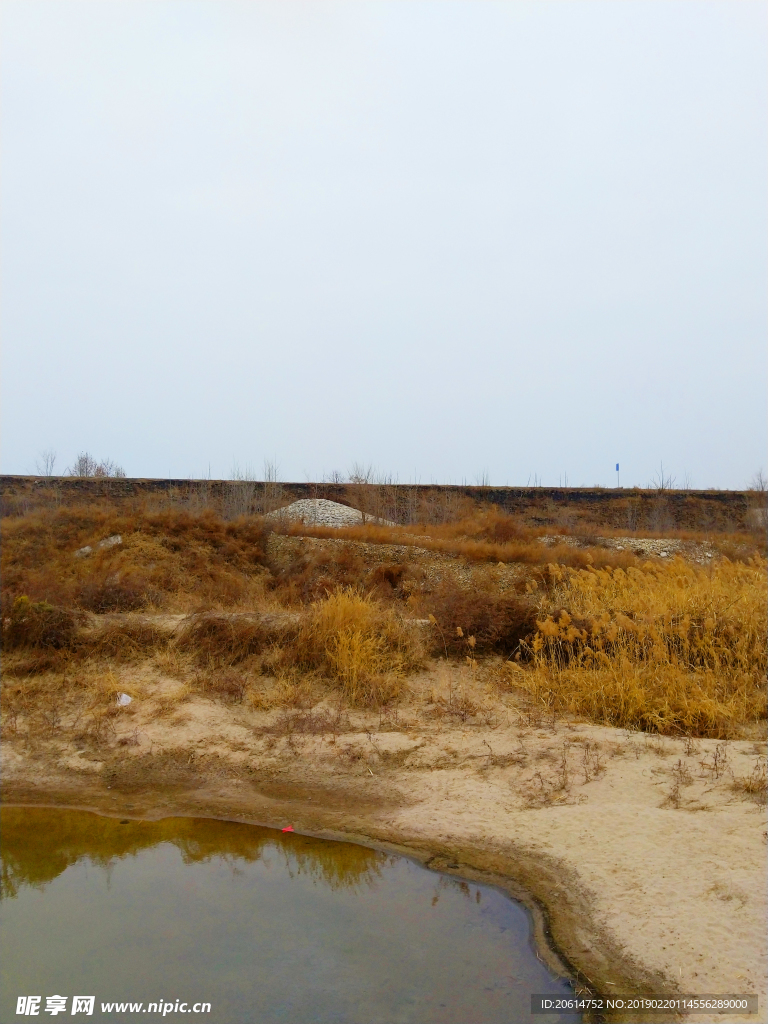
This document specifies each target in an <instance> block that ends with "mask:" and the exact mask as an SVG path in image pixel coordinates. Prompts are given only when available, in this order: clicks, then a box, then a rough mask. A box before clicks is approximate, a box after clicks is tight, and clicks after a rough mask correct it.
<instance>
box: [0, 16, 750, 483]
mask: <svg viewBox="0 0 768 1024" xmlns="http://www.w3.org/2000/svg"><path fill="white" fill-rule="evenodd" d="M767 13H768V6H767V5H766V4H765V3H762V2H761V3H750V2H745V0H742V2H740V3H732V2H728V3H701V2H696V0H682V2H679V3H667V2H661V0H660V2H655V3H651V2H646V0H643V2H640V3H632V2H624V3H615V2H613V0H610V2H603V3H583V2H578V0H576V2H566V3H555V2H534V3H519V2H508V3H496V2H482V0H470V2H452V0H440V2H437V3H421V2H418V0H400V2H395V3H376V2H366V0H354V2H351V3H327V2H322V0H312V2H309V3H295V2H290V0H275V2H269V3H254V2H247V3H231V2H226V0H223V2H222V0H214V2H208V0H204V2H189V0H173V2H170V3H168V2H163V0H152V2H144V0H130V2H122V3H120V2H118V3H103V2H101V0H98V2H95V3H92V2H83V3H72V2H68V0H55V2H46V3H40V2H37V0H5V3H4V4H3V8H2V30H3V31H2V42H1V45H2V53H1V56H2V82H1V83H0V84H1V85H2V108H1V110H2V151H3V165H2V179H1V181H0V188H1V189H2V222H1V225H0V227H1V235H0V244H1V246H2V250H1V257H2V309H1V312H0V317H1V320H0V326H1V327H2V337H3V374H2V399H3V400H2V429H3V443H2V468H3V471H4V472H13V473H25V472H33V471H34V466H35V460H36V457H37V456H38V453H39V452H40V450H41V449H44V448H55V449H56V450H57V452H58V453H59V463H58V466H59V467H60V468H61V469H63V468H64V466H66V465H67V464H68V462H70V461H71V460H72V459H73V457H74V456H75V454H76V453H77V451H78V450H83V449H87V450H89V451H91V452H92V453H93V454H94V455H95V456H97V457H103V456H109V457H111V458H113V459H115V460H116V461H117V462H119V463H121V464H122V465H123V466H124V467H125V469H126V471H127V472H128V474H129V475H135V476H168V475H169V474H170V475H173V476H189V475H192V476H201V475H207V473H208V469H209V465H210V472H211V474H212V475H213V476H214V477H217V476H227V475H229V473H230V469H231V467H232V466H233V465H234V464H235V463H238V464H239V465H240V466H241V468H245V466H246V465H247V464H249V463H250V464H252V465H253V466H254V467H256V468H257V469H260V468H261V464H262V460H263V459H264V458H265V457H268V458H273V457H276V459H277V461H278V463H279V464H280V467H281V476H282V477H283V478H284V479H297V480H302V479H306V478H312V479H319V478H321V477H322V476H323V474H324V473H329V472H330V471H332V470H334V469H339V470H341V471H346V470H347V469H348V468H349V467H350V466H351V464H352V463H353V462H355V461H357V462H364V463H372V464H373V465H375V466H376V467H378V468H379V469H380V470H382V471H387V472H390V473H392V474H394V475H397V476H398V477H399V479H400V480H401V481H403V482H405V481H409V480H412V479H414V478H416V479H420V480H421V481H422V482H429V481H432V480H435V481H441V482H443V481H445V482H448V481H452V482H454V483H457V482H461V481H462V480H464V479H466V480H467V481H468V482H474V480H475V478H476V477H477V475H478V474H480V473H482V472H483V471H487V473H488V475H489V477H490V480H491V482H493V483H498V484H504V483H518V484H519V483H522V484H525V483H526V482H527V481H528V480H529V478H530V479H532V478H533V475H534V474H537V475H538V477H539V479H540V480H541V482H542V483H543V484H545V485H556V484H558V483H559V482H560V481H561V480H563V479H564V478H565V474H567V478H568V482H569V483H570V484H571V485H578V484H582V483H583V484H589V485H591V484H594V483H602V484H608V485H610V484H613V483H615V479H616V478H615V473H614V472H613V470H614V466H615V463H616V462H617V461H620V462H621V466H622V483H624V484H627V485H630V484H634V483H637V484H641V485H644V484H646V483H648V482H649V481H650V480H651V478H652V477H653V475H654V473H656V472H657V471H658V467H659V463H660V461H661V460H663V462H664V468H665V471H669V472H671V473H672V474H674V475H675V476H676V477H677V480H678V483H682V482H683V478H684V476H685V474H688V476H689V480H690V482H691V483H692V484H693V485H694V486H699V487H704V486H718V487H741V486H743V485H744V484H745V483H746V482H747V480H748V479H749V478H750V477H751V476H752V474H753V473H754V472H755V470H756V469H757V468H758V467H760V466H761V465H762V466H763V467H765V465H766V461H765V448H766V411H767V410H766V405H767V403H766V394H767V392H766V382H767V377H768V375H767V374H766V370H767V369H768V359H767V357H766V326H767V324H766V319H767V309H768V303H767V302H766V298H767V295H766V291H767V284H766V282H767V281H768V217H767V207H768V195H767V192H766V181H768V118H767V117H766V115H767V114H768V102H767V99H768V97H767V95H766V93H767V92H768V75H767V72H768V60H767V46H766V43H767V42H768V32H767V31H766V27H767V19H766V14H767Z"/></svg>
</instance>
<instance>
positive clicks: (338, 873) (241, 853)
mask: <svg viewBox="0 0 768 1024" xmlns="http://www.w3.org/2000/svg"><path fill="white" fill-rule="evenodd" d="M160 843H170V844H172V845H173V846H175V847H176V848H177V849H178V851H179V853H180V854H181V858H182V860H183V862H184V863H185V864H197V863H202V862H205V861H210V860H211V859H212V858H216V859H217V860H220V861H222V862H224V863H228V864H230V865H232V867H233V868H234V867H236V866H237V863H238V862H239V861H243V862H245V863H255V862H256V861H263V862H265V864H266V865H267V866H268V865H269V863H270V861H269V857H270V855H275V856H277V857H280V858H281V859H282V862H283V863H284V865H285V867H286V870H287V871H288V873H289V876H290V877H294V876H296V875H303V874H304V875H309V876H310V877H311V878H312V879H314V880H316V881H318V882H322V883H323V884H324V885H327V886H328V887H329V888H330V889H331V890H336V889H341V888H352V889H355V888H358V887H360V886H371V885H373V884H374V883H375V880H376V879H377V878H379V877H380V876H381V871H382V867H383V866H384V865H385V864H386V863H388V862H391V858H388V857H386V856H385V855H384V854H381V853H378V852H377V851H375V850H369V849H366V848H365V847H363V846H357V845H354V844H352V843H328V842H326V841H324V840H320V839H312V838H311V837H309V836H302V835H299V834H298V833H295V832H294V833H292V834H290V836H283V835H282V833H280V832H277V831H276V830H275V829H267V828H258V827H256V826H254V825H243V824H240V823H238V822H228V821H215V820H211V819H206V818H163V819H162V820H161V821H131V820H126V819H122V820H119V819H117V818H104V817H101V816H99V815H96V814H90V813H88V812H87V811H66V812H61V811H59V810H51V809H50V808H43V807H29V808H26V807H5V808H3V809H2V833H1V835H0V847H1V848H2V878H0V898H3V899H7V898H8V897H13V896H15V895H17V893H18V892H19V889H20V888H21V887H22V886H24V885H29V886H33V887H36V888H42V887H44V886H45V885H46V884H47V883H48V882H51V881H53V879H54V878H57V877H58V876H59V875H60V874H62V872H63V871H65V870H66V869H67V868H68V867H70V866H71V865H73V864H76V863H77V862H78V861H81V860H86V859H87V860H88V861H90V862H91V863H92V864H94V865H98V866H99V867H102V868H108V867H109V866H111V865H112V864H113V863H114V862H115V861H118V860H122V859H124V858H126V857H135V856H136V855H137V854H138V853H140V852H141V851H142V850H148V849H150V848H151V847H153V846H158V845H159V844H160Z"/></svg>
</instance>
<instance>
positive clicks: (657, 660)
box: [512, 556, 768, 737]
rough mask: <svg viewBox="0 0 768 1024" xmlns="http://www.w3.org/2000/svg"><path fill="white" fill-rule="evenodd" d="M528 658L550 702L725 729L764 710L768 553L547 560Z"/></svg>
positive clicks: (526, 685) (678, 727) (593, 713)
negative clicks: (597, 563) (638, 562)
mask: <svg viewBox="0 0 768 1024" xmlns="http://www.w3.org/2000/svg"><path fill="white" fill-rule="evenodd" d="M550 577H551V579H552V581H553V585H552V590H551V593H550V594H549V595H548V597H547V598H546V599H545V600H544V601H543V602H542V612H543V614H542V616H541V618H540V619H538V620H537V631H536V634H535V636H534V637H533V638H532V639H531V640H529V641H528V643H527V645H526V649H527V653H528V656H529V658H530V660H531V667H530V669H528V670H519V667H518V670H517V671H514V667H513V669H512V670H513V676H514V682H515V685H517V686H519V687H520V688H522V689H524V690H527V691H528V692H530V693H531V694H532V695H533V696H534V697H535V698H536V699H537V700H538V701H540V702H542V703H543V704H545V705H546V706H547V707H549V708H552V709H554V710H559V711H568V712H571V713H574V714H578V715H584V716H586V717H588V718H590V719H591V720H593V721H595V722H602V723H606V724H610V725H616V726H623V727H629V728H640V729H647V730H651V731H655V732H661V733H687V734H693V735H702V736H716V737H719V736H728V735H732V734H734V733H735V732H737V731H738V730H739V729H740V728H742V727H743V726H745V725H748V724H750V723H755V722H758V721H759V720H761V719H764V718H765V715H766V678H765V674H766V641H767V639H768V638H767V635H766V634H767V630H766V600H767V598H768V589H767V587H766V562H765V560H764V559H762V558H760V557H759V556H756V557H754V558H753V559H751V560H750V561H749V562H748V563H732V562H729V561H728V560H727V559H723V560H721V561H719V562H718V563H717V564H716V565H714V566H712V567H711V569H707V570H703V569H699V568H697V567H695V566H692V565H690V564H688V563H686V562H684V561H683V560H682V559H675V560H674V561H673V562H672V563H670V564H668V565H664V566H657V565H651V564H650V563H646V565H645V566H643V567H642V568H637V569H632V568H631V569H629V570H627V571H626V572H624V571H623V570H621V569H616V570H610V569H599V570H596V569H589V570H569V569H563V568H560V567H556V566H551V567H550Z"/></svg>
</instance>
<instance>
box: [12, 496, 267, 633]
mask: <svg viewBox="0 0 768 1024" xmlns="http://www.w3.org/2000/svg"><path fill="white" fill-rule="evenodd" d="M116 534H119V535H120V536H121V538H122V543H121V544H118V545H115V546H112V547H107V548H99V547H98V544H99V541H101V540H103V539H105V538H106V537H109V536H113V535H116ZM265 536H266V533H265V529H264V527H263V526H262V525H261V523H260V521H259V520H254V519H247V520H238V521H235V522H225V521H224V520H223V519H221V518H219V517H218V516H216V515H214V514H213V513H210V512H209V513H204V514H202V515H197V516H193V515H191V514H189V513H187V512H181V511H167V512H163V513H154V514H153V513H143V512H133V513H130V514H129V513H118V512H116V511H114V510H110V509H109V508H106V509H96V510H93V511H90V510H83V509H78V508H59V509H56V510H49V511H42V512H36V513H32V514H30V515H28V516H24V517H20V518H11V519H5V520H3V547H2V573H3V597H4V602H5V604H4V609H5V608H6V607H8V606H9V602H12V601H13V600H14V599H15V598H17V597H20V596H28V597H29V598H30V599H31V600H32V601H46V602H49V603H50V604H52V605H55V606H58V607H66V608H80V609H84V610H88V611H93V612H97V613H103V612H110V611H135V610H138V609H142V608H149V607H153V606H158V605H163V604H167V603H168V602H169V601H170V602H171V603H174V604H176V605H177V606H184V604H185V601H184V599H185V598H186V605H187V606H188V605H189V602H190V600H191V601H193V602H194V603H196V604H197V605H198V606H199V605H202V606H204V607H208V608H211V607H215V606H216V605H219V606H221V607H232V606H235V605H237V604H238V603H240V602H242V601H243V600H244V599H247V598H249V596H251V594H252V592H253V584H254V582H255V581H258V580H259V579H260V577H261V576H263V575H264V573H265V570H264V568H263V566H264V561H265V554H264V541H265ZM86 546H90V547H92V548H93V551H92V553H91V554H90V555H87V556H86V557H80V558H78V557H75V552H76V551H78V550H80V549H82V548H84V547H86ZM4 613H5V614H7V613H6V612H4Z"/></svg>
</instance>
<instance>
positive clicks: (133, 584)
mask: <svg viewBox="0 0 768 1024" xmlns="http://www.w3.org/2000/svg"><path fill="white" fill-rule="evenodd" d="M73 596H74V600H75V601H76V602H77V604H78V605H79V606H80V607H81V608H84V609H86V610H87V611H90V612H96V614H97V615H103V614H104V613H106V612H134V611H138V610H140V609H141V608H145V607H146V606H147V605H148V604H157V603H159V602H160V599H161V595H160V593H159V591H157V590H156V589H155V588H154V587H152V586H151V584H150V582H149V580H147V579H146V578H145V577H143V576H140V575H138V574H136V573H134V574H131V575H129V576H119V575H112V576H107V577H101V578H87V579H85V580H83V582H82V583H81V584H80V586H79V588H78V589H77V591H76V592H75V594H74V595H73Z"/></svg>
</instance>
